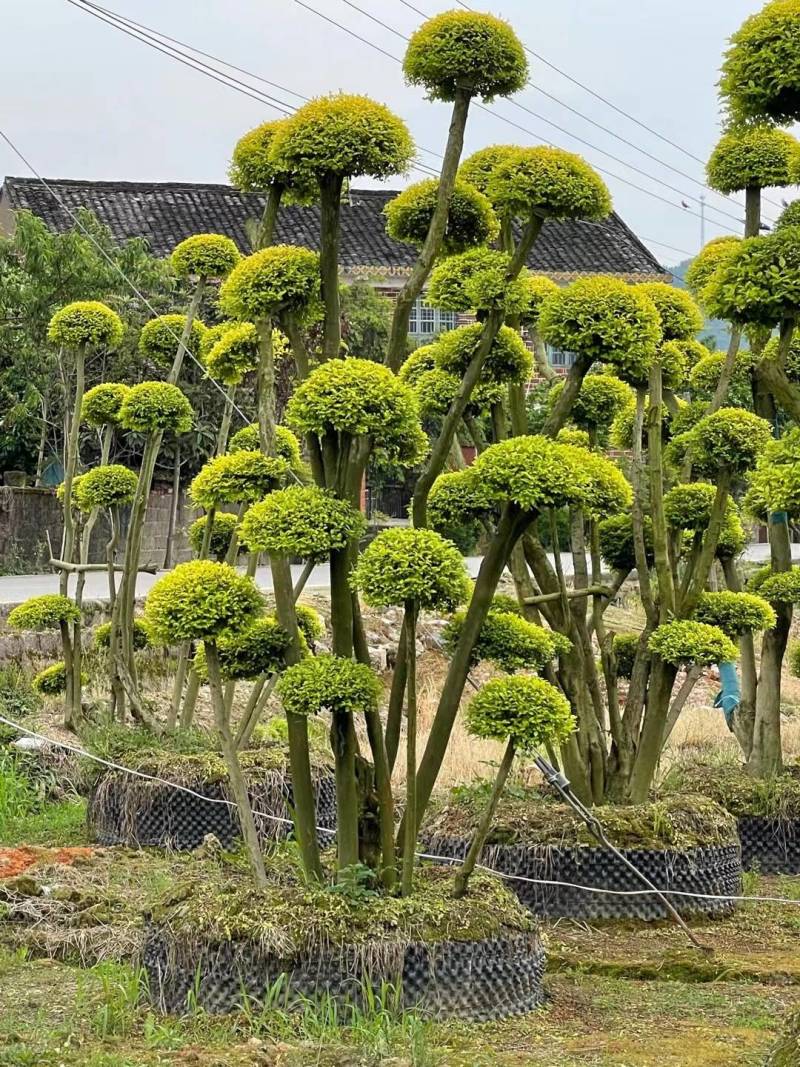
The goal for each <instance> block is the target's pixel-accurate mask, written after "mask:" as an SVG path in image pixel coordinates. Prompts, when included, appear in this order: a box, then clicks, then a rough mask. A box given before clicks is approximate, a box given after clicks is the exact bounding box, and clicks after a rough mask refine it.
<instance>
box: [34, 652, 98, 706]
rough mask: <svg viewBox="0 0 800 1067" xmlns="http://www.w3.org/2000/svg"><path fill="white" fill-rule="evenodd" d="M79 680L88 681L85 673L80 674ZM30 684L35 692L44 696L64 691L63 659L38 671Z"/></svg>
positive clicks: (65, 670) (51, 695) (84, 682)
mask: <svg viewBox="0 0 800 1067" xmlns="http://www.w3.org/2000/svg"><path fill="white" fill-rule="evenodd" d="M81 681H82V682H83V684H84V685H85V684H86V682H87V681H88V678H87V676H86V675H85V674H81ZM31 685H32V686H33V688H34V690H35V691H36V692H37V693H40V694H41V695H42V696H44V697H55V696H59V695H60V694H61V693H64V692H65V691H66V688H67V668H66V665H65V664H64V661H63V660H59V662H58V663H51V664H50V666H49V667H45V668H44V670H42V671H39V673H38V674H37V675H36V676H35V677H34V678H33V679H32V681H31Z"/></svg>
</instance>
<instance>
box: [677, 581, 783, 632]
mask: <svg viewBox="0 0 800 1067" xmlns="http://www.w3.org/2000/svg"><path fill="white" fill-rule="evenodd" d="M694 618H695V619H696V620H697V621H698V622H706V623H708V624H709V625H710V626H718V627H719V628H720V630H722V632H723V633H724V634H727V635H728V637H732V638H736V637H741V635H742V634H747V633H753V632H754V631H760V630H771V629H772V627H773V626H774V625H775V623H776V615H775V610H774V608H773V607H772V605H771V604H770V603H769V602H768V601H766V600H764V598H763V597H760V596H756V595H755V594H754V593H731V592H729V591H728V590H722V591H720V592H718V593H702V594H701V596H700V599H699V600H698V602H697V607H696V608H695V610H694Z"/></svg>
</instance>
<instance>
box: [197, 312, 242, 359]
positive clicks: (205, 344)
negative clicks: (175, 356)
mask: <svg viewBox="0 0 800 1067" xmlns="http://www.w3.org/2000/svg"><path fill="white" fill-rule="evenodd" d="M239 325H241V324H240V323H239V322H238V321H237V320H236V319H225V320H224V321H223V322H218V323H216V324H215V325H214V326H206V327H205V329H204V330H203V335H202V337H201V338H200V344H199V346H198V349H197V354H198V356H199V357H200V359H202V360H205V358H206V356H207V355H208V353H209V352H210V351H211V349H212V348H213V347H214V345H215V344H216V343H217V341H219V340H220V338H221V337H224V336H225V334H226V333H227V332H228V330H232V329H233V328H234V326H239Z"/></svg>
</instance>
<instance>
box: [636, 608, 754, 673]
mask: <svg viewBox="0 0 800 1067" xmlns="http://www.w3.org/2000/svg"><path fill="white" fill-rule="evenodd" d="M648 648H649V649H650V651H651V652H654V653H655V654H656V655H657V656H660V657H661V658H662V659H663V660H664V662H665V663H671V664H672V666H673V667H680V666H681V665H682V664H684V663H693V664H696V665H697V666H709V665H710V664H712V663H730V662H732V661H733V660H735V659H736V658H737V657H738V655H739V651H738V649H737V647H736V645H735V644H734V643H733V641H731V639H730V637H727V636H726V635H725V634H724V633H723V632H722V630H720V628H719V627H718V626H709V625H708V623H704V622H695V621H693V620H691V619H678V620H676V621H675V622H665V623H662V624H661V626H657V627H656V629H655V630H654V631H653V633H652V634H651V635H650V640H649V642H648Z"/></svg>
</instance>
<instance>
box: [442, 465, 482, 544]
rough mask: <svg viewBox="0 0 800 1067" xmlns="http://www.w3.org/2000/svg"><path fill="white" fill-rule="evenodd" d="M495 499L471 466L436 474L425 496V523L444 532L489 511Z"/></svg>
mask: <svg viewBox="0 0 800 1067" xmlns="http://www.w3.org/2000/svg"><path fill="white" fill-rule="evenodd" d="M494 507H495V501H494V498H493V496H492V495H490V494H489V493H487V492H486V489H485V486H484V485H483V484H482V483H481V482H480V480H479V479H478V478H476V477H475V470H474V465H473V466H472V467H467V468H466V469H465V470H462V471H448V472H447V473H445V474H440V475H439V477H438V478H437V479H436V481H435V482H434V483H433V485H432V486H431V491H430V494H429V495H428V522H429V524H430V526H431V528H432V529H434V530H438V531H439V532H440V533H444V532H446V531H448V530H454V529H457V528H458V527H459V526H462V525H463V524H464V523H468V522H469V521H470V520H472V519H476V518H479V517H480V516H482V515H486V514H489V513H491V512H492V510H493V509H494Z"/></svg>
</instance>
